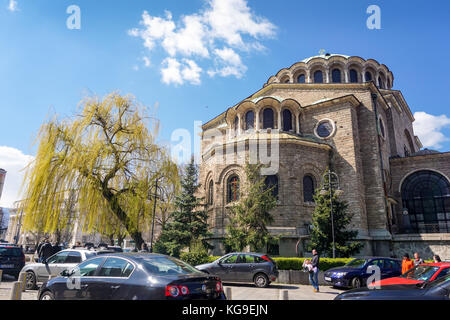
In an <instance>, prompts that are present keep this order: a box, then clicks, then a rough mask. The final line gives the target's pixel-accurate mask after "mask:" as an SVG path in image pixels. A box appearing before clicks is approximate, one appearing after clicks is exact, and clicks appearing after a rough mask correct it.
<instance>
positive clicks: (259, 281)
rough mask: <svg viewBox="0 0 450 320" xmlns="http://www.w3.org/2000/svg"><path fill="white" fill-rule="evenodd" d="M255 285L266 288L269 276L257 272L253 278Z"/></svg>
mask: <svg viewBox="0 0 450 320" xmlns="http://www.w3.org/2000/svg"><path fill="white" fill-rule="evenodd" d="M254 282H255V285H256V286H257V287H258V288H267V286H268V285H269V278H267V276H266V275H265V274H264V273H258V274H257V275H256V276H255V279H254Z"/></svg>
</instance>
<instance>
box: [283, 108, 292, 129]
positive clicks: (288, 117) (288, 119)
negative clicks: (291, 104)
mask: <svg viewBox="0 0 450 320" xmlns="http://www.w3.org/2000/svg"><path fill="white" fill-rule="evenodd" d="M291 130H292V113H291V111H289V110H288V109H284V110H283V131H291Z"/></svg>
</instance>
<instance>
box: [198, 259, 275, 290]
mask: <svg viewBox="0 0 450 320" xmlns="http://www.w3.org/2000/svg"><path fill="white" fill-rule="evenodd" d="M195 268H197V269H198V270H200V271H203V272H205V273H208V274H214V275H217V276H219V277H220V278H221V279H222V280H223V281H226V282H253V283H255V285H256V286H257V287H259V288H265V287H267V286H269V285H270V283H271V282H274V281H275V280H276V279H277V277H278V269H277V265H276V263H275V261H273V259H272V258H270V257H269V256H268V255H267V254H261V253H248V252H235V253H230V254H227V255H225V256H223V257H221V258H219V259H217V260H216V261H214V262H211V263H207V264H202V265H198V266H196V267H195Z"/></svg>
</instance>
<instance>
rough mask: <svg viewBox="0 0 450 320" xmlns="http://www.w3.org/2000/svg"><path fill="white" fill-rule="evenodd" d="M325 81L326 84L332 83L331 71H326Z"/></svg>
mask: <svg viewBox="0 0 450 320" xmlns="http://www.w3.org/2000/svg"><path fill="white" fill-rule="evenodd" d="M324 80H325V81H324V82H325V83H330V70H329V69H326V70H325V79H324Z"/></svg>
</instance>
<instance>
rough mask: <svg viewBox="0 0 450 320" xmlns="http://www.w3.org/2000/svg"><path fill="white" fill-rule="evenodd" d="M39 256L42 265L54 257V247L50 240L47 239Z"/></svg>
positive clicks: (40, 249)
mask: <svg viewBox="0 0 450 320" xmlns="http://www.w3.org/2000/svg"><path fill="white" fill-rule="evenodd" d="M38 254H39V258H40V262H41V263H44V262H45V260H47V259H48V258H50V257H51V256H52V255H53V246H52V244H51V243H50V240H49V239H48V238H46V239H45V241H44V243H43V244H42V246H41V247H40V248H39V252H38Z"/></svg>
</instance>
